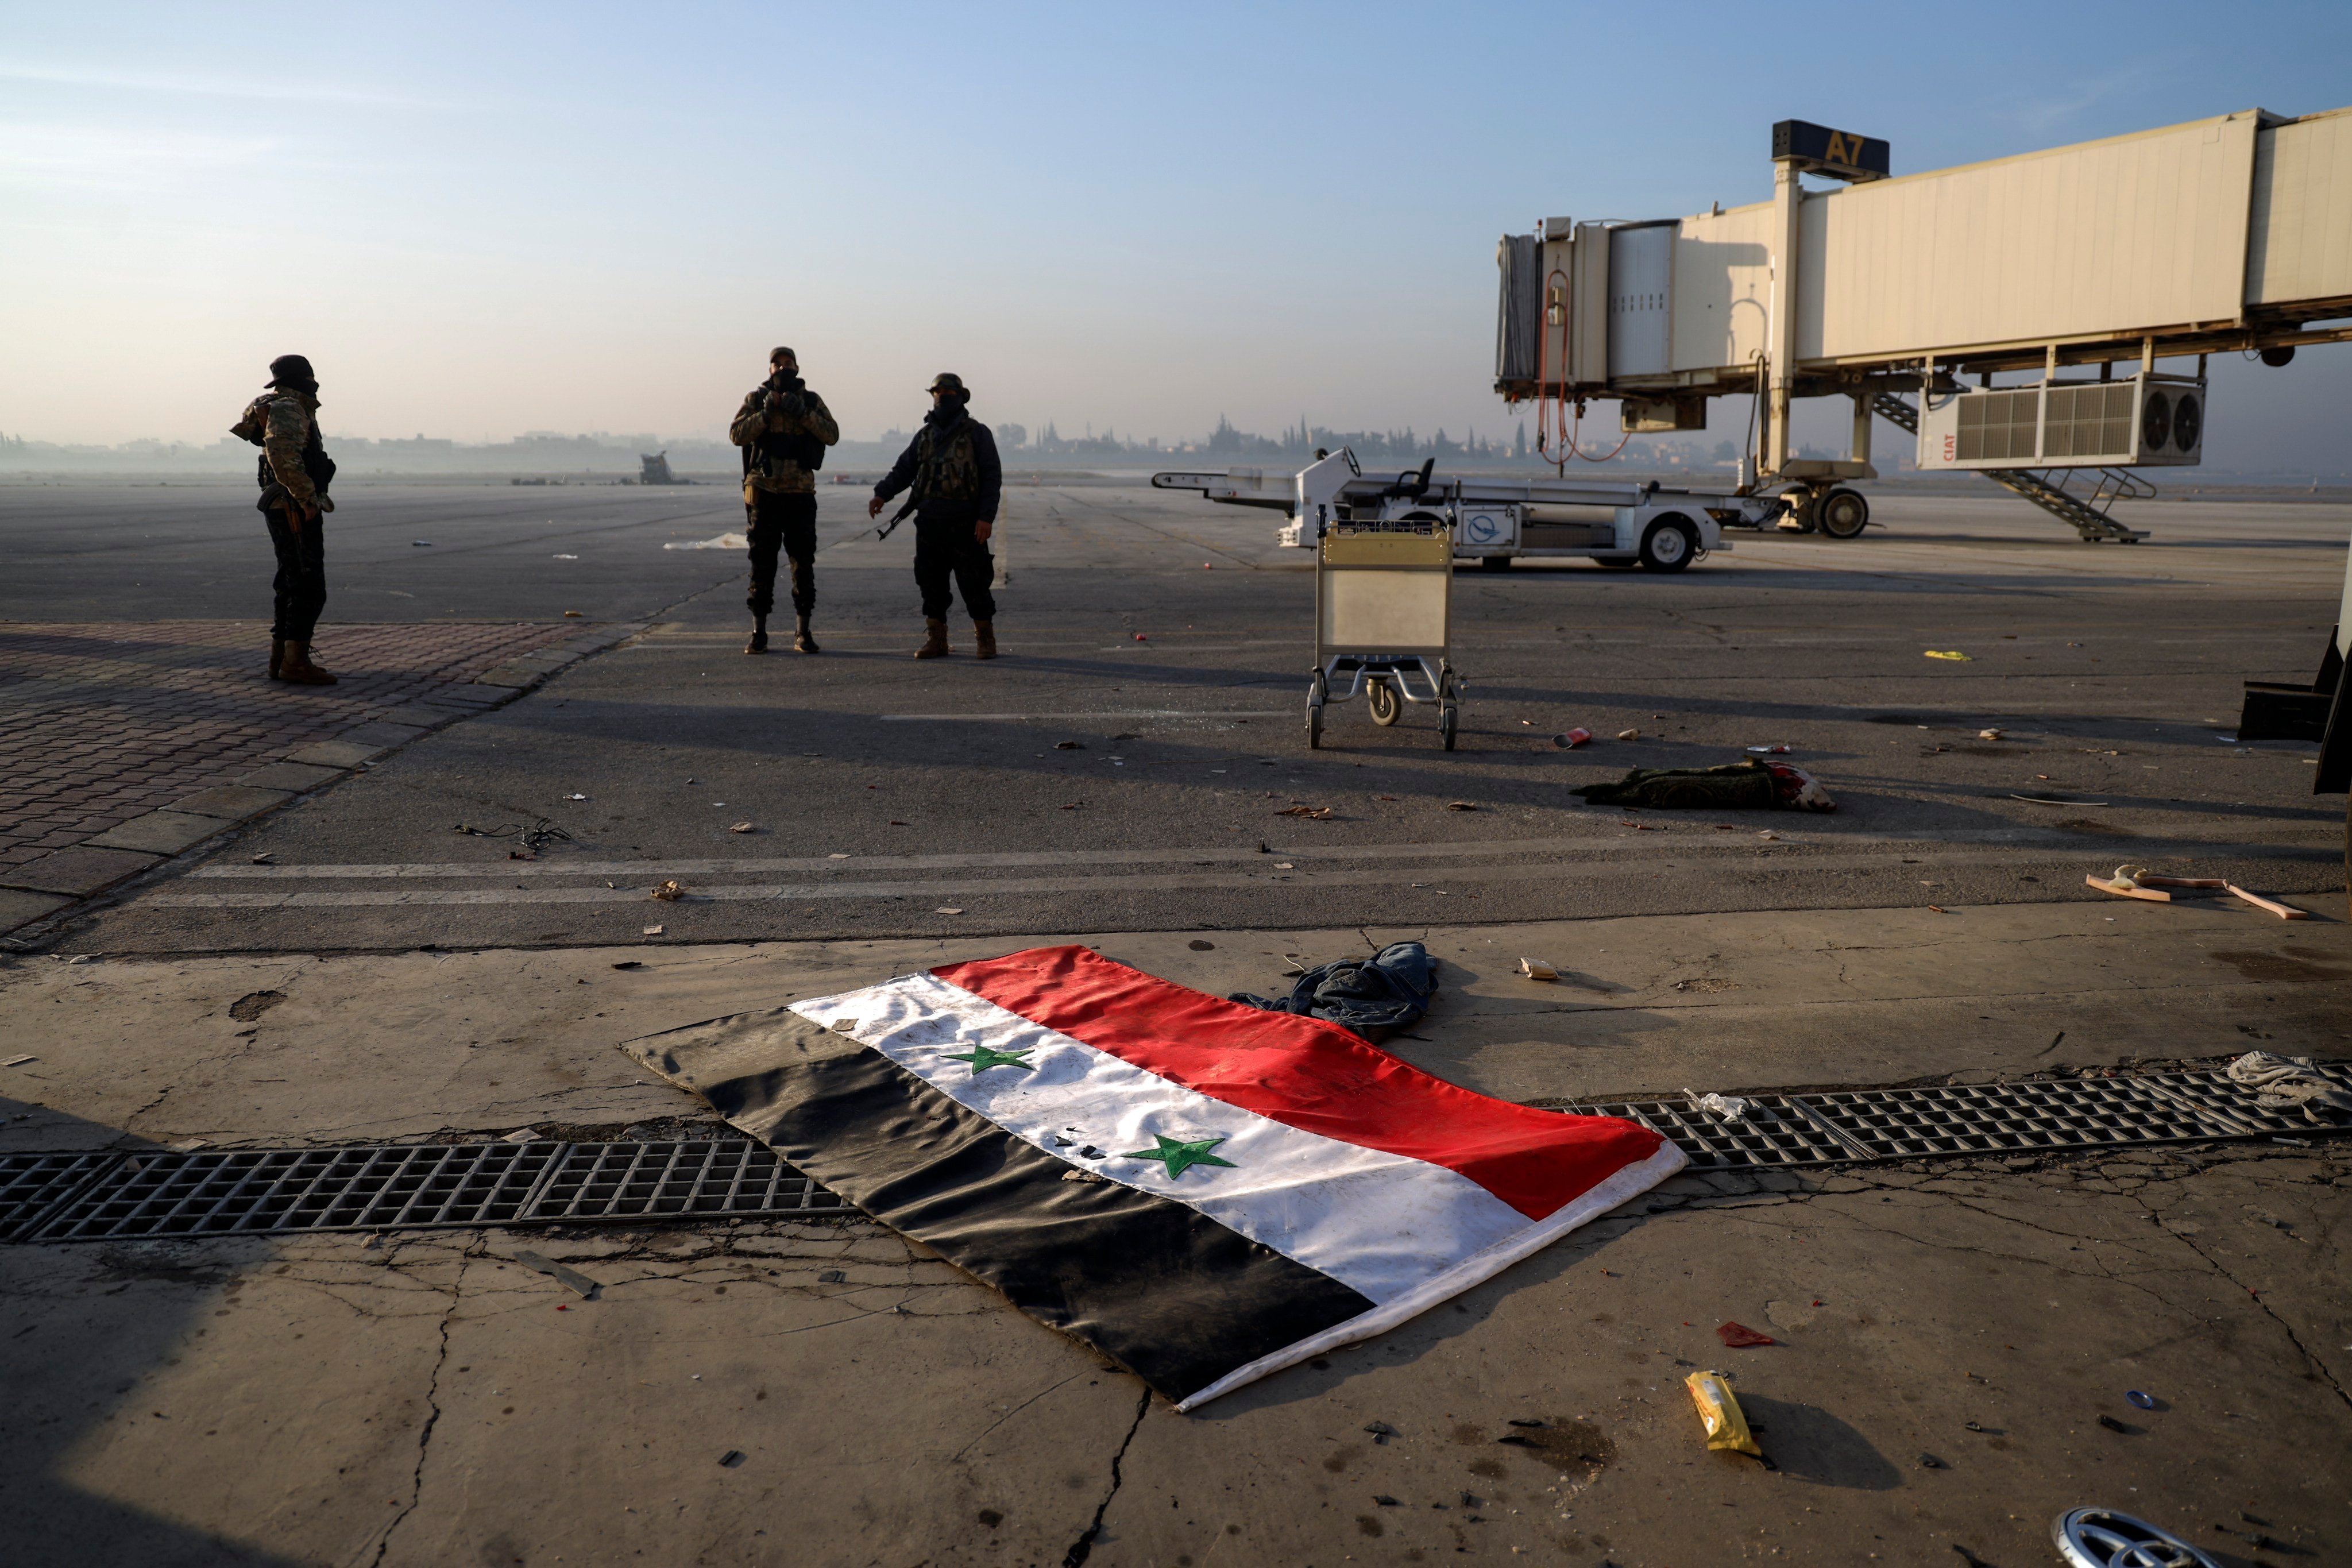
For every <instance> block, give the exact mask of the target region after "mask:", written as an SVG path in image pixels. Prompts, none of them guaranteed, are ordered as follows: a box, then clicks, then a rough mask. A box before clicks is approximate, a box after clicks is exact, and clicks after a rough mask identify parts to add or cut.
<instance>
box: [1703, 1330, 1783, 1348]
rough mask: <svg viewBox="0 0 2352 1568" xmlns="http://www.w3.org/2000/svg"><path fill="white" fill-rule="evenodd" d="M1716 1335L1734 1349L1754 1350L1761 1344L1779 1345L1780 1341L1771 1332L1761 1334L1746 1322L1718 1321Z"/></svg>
mask: <svg viewBox="0 0 2352 1568" xmlns="http://www.w3.org/2000/svg"><path fill="white" fill-rule="evenodd" d="M1715 1337H1716V1338H1717V1339H1719V1340H1721V1341H1722V1342H1724V1343H1725V1344H1727V1345H1729V1346H1730V1347H1731V1348H1732V1349H1733V1350H1736V1351H1742V1350H1752V1349H1754V1348H1755V1347H1757V1346H1759V1345H1777V1344H1779V1343H1780V1341H1778V1340H1776V1339H1774V1338H1773V1337H1772V1336H1771V1335H1769V1334H1759V1333H1758V1332H1757V1331H1755V1330H1754V1329H1751V1328H1749V1327H1748V1326H1747V1325H1746V1324H1744V1323H1718V1324H1717V1325H1716V1330H1715Z"/></svg>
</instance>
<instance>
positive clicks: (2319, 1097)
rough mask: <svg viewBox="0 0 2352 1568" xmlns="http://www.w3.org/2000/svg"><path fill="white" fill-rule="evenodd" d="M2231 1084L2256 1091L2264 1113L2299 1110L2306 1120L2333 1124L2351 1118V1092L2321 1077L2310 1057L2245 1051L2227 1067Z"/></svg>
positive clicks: (2257, 1101) (2255, 1098)
mask: <svg viewBox="0 0 2352 1568" xmlns="http://www.w3.org/2000/svg"><path fill="white" fill-rule="evenodd" d="M2230 1081H2231V1082H2232V1083H2242V1084H2244V1085H2245V1086H2246V1087H2247V1088H2249V1089H2256V1090H2259V1091H2260V1092H2258V1093H2257V1094H2256V1095H2255V1096H2254V1103H2255V1104H2256V1105H2259V1106H2261V1107H2262V1108H2263V1110H2294V1109H2296V1108H2298V1107H2300V1108H2301V1110H2302V1111H2303V1114H2304V1115H2305V1117H2306V1118H2308V1119H2309V1120H2311V1121H2316V1122H2320V1123H2322V1124H2323V1125H2326V1124H2332V1123H2333V1121H2334V1120H2335V1117H2334V1116H2331V1115H2329V1114H2327V1113H2328V1112H2331V1111H2332V1112H2334V1113H2335V1115H2336V1116H2352V1092H2347V1090H2346V1089H2344V1087H2343V1086H2342V1085H2341V1084H2338V1083H2335V1082H2333V1081H2331V1080H2330V1079H2327V1078H2326V1077H2324V1076H2323V1075H2322V1074H2321V1073H2320V1072H2319V1070H2318V1069H2317V1068H2315V1067H2313V1066H2312V1062H2311V1058H2309V1057H2281V1056H2273V1055H2272V1054H2271V1053H2270V1052H2268V1051H2248V1052H2247V1053H2246V1054H2245V1055H2244V1056H2242V1057H2240V1058H2238V1059H2237V1060H2236V1061H2233V1062H2231V1064H2230Z"/></svg>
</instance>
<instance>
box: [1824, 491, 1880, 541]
mask: <svg viewBox="0 0 2352 1568" xmlns="http://www.w3.org/2000/svg"><path fill="white" fill-rule="evenodd" d="M1813 521H1814V524H1815V525H1816V526H1817V527H1819V528H1820V529H1821V531H1822V532H1823V533H1825V534H1827V535H1829V536H1830V537H1831V538H1832V539H1859V538H1861V537H1862V531H1863V530H1864V529H1865V528H1868V527H1869V526H1870V502H1869V501H1867V500H1864V499H1863V494H1862V492H1861V491H1860V490H1849V489H1834V490H1832V491H1830V493H1829V494H1827V495H1825V496H1823V497H1822V499H1821V502H1820V504H1819V505H1817V506H1815V507H1814V508H1813Z"/></svg>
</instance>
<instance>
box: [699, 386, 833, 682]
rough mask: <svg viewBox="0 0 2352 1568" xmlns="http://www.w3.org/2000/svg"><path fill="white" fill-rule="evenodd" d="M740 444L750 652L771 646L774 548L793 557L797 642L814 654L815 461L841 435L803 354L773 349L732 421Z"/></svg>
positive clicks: (733, 438) (746, 647) (796, 645)
mask: <svg viewBox="0 0 2352 1568" xmlns="http://www.w3.org/2000/svg"><path fill="white" fill-rule="evenodd" d="M727 438H728V439H729V440H730V441H732V442H734V443H735V445H737V446H738V447H742V448H743V516H744V524H745V529H744V531H745V533H746V534H747V535H748V536H749V538H750V540H751V595H750V596H749V597H748V598H746V599H745V600H744V601H743V602H744V605H745V606H746V607H747V608H748V609H750V610H751V641H750V642H748V643H745V644H744V645H743V651H744V652H745V653H765V652H767V651H768V614H769V612H770V611H772V610H773V609H774V608H775V607H776V552H777V550H778V549H779V548H781V549H782V551H783V552H784V554H785V555H786V556H788V557H790V558H791V561H792V563H793V618H794V621H795V626H796V629H795V630H794V632H793V647H794V648H796V649H798V650H799V651H800V652H802V653H814V652H816V638H815V637H813V636H811V635H810V633H809V616H810V613H811V612H813V611H814V609H815V608H816V471H815V470H816V466H817V465H818V464H819V463H821V462H823V461H824V449H825V448H826V447H830V446H832V445H833V444H834V443H835V442H836V441H838V440H840V439H841V426H838V425H836V424H835V423H834V418H833V411H832V410H831V409H829V408H827V407H826V406H825V405H824V398H822V397H819V396H818V395H816V394H815V393H814V392H811V391H810V390H809V389H808V384H807V383H806V382H804V381H803V380H802V379H801V366H800V358H799V356H798V355H796V354H794V353H793V351H792V350H790V349H786V348H779V349H774V350H771V351H770V353H769V354H768V379H767V380H765V381H763V382H761V384H759V385H757V386H755V387H753V388H752V389H751V393H750V395H747V396H746V397H745V398H744V399H743V406H742V407H741V408H740V409H738V410H737V411H736V414H735V420H734V423H733V424H731V425H730V426H727Z"/></svg>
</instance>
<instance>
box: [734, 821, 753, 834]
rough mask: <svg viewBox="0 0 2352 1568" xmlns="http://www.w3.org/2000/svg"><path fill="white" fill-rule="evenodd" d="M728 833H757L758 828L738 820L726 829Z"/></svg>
mask: <svg viewBox="0 0 2352 1568" xmlns="http://www.w3.org/2000/svg"><path fill="white" fill-rule="evenodd" d="M727 831H728V832H730V833H757V832H759V831H760V830H759V829H758V828H756V827H754V826H751V824H750V823H748V822H739V823H737V824H736V825H735V826H732V827H730V828H729V829H728V830H727Z"/></svg>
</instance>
